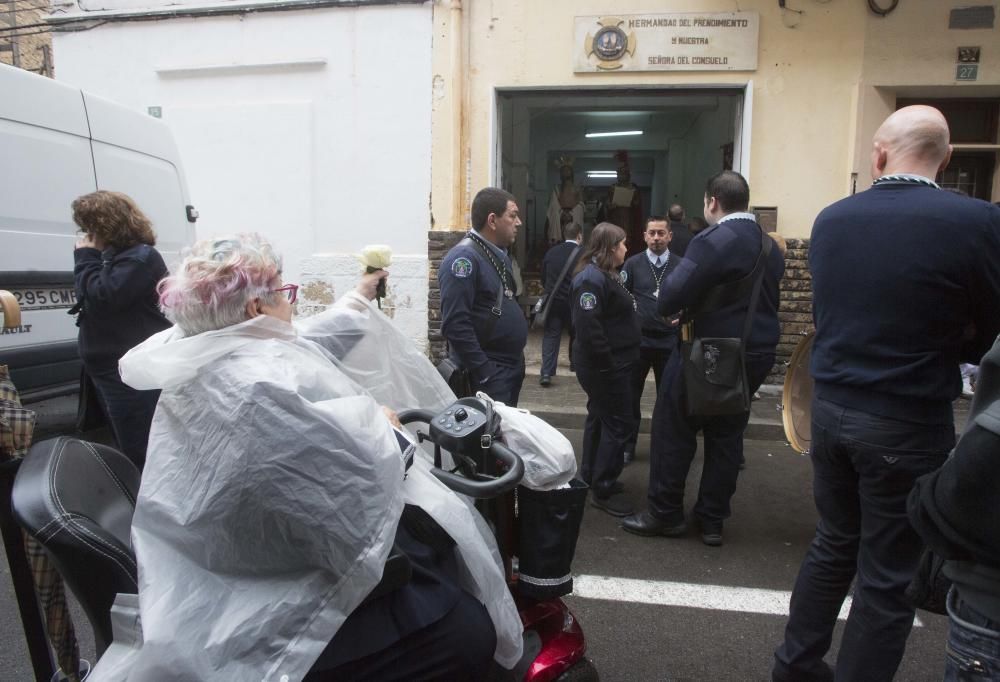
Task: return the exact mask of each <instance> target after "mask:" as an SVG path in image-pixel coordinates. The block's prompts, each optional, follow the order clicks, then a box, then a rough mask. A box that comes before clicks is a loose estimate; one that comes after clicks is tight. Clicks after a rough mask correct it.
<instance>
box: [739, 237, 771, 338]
mask: <svg viewBox="0 0 1000 682" xmlns="http://www.w3.org/2000/svg"><path fill="white" fill-rule="evenodd" d="M760 238H761V245H760V255H758V256H757V263H756V264H755V265H754V269H753V276H754V282H753V293H751V294H750V305H749V306H748V307H747V317H746V320H745V321H744V322H743V336H741V337H740V340H741V341H742V342H743V346H744V347H745V346H746V343H747V339H749V338H750V329H751V327H753V316H754V313H755V312H757V301H758V300H759V299H760V290H761V285H762V284H763V282H764V270H765V267H764V266H765V265H766V263H767V257H768V256H769V255H770V253H771V247H772V245H773V244H774V240H773V239H771V238H770V237H769V236H768V235H767V234H766V233H765V232H764V230H761V231H760Z"/></svg>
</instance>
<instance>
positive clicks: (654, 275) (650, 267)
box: [646, 251, 670, 298]
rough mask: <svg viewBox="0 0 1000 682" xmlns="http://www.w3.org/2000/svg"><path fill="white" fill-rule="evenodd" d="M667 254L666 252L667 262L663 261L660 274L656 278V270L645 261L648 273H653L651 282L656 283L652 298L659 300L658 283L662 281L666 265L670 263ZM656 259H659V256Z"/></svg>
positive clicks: (647, 260)
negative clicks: (647, 265)
mask: <svg viewBox="0 0 1000 682" xmlns="http://www.w3.org/2000/svg"><path fill="white" fill-rule="evenodd" d="M669 254H670V252H669V251H668V252H667V260H665V261H663V265H661V266H660V274H659V276H657V274H656V268H655V267H654V266H653V264H652V263H650V262H649V259H648V258H647V259H646V262H647V263H649V270H650V272H652V273H653V281H654V282H656V288H655V289H653V298H659V297H660V282H662V281H663V273H665V272H666V271H667V263H669V262H670V255H669ZM657 258H659V256H657Z"/></svg>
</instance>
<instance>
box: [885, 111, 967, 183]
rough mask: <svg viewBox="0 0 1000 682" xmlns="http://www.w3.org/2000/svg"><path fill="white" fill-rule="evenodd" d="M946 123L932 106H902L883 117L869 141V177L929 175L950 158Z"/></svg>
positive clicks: (943, 165)
mask: <svg viewBox="0 0 1000 682" xmlns="http://www.w3.org/2000/svg"><path fill="white" fill-rule="evenodd" d="M948 142H949V133H948V122H947V121H946V120H945V118H944V115H943V114H942V113H941V112H940V111H938V110H937V109H935V108H934V107H928V106H924V105H915V106H910V107H903V108H902V109H900V110H898V111H896V112H894V113H893V114H892V115H891V116H889V118H887V119H885V121H884V122H883V123H882V125H881V126H880V127H879V129H878V132H876V133H875V138H874V139H873V141H872V143H873V144H872V147H873V149H872V177H875V178H877V177H879V176H882V175H889V174H892V173H917V174H919V175H926V176H927V177H930V178H933V177H934V176H935V175H937V172H938V171H939V170H941V169H943V168H944V167H945V166H946V165H947V162H948V159H949V158H950V157H951V146H950V145H949V143H948Z"/></svg>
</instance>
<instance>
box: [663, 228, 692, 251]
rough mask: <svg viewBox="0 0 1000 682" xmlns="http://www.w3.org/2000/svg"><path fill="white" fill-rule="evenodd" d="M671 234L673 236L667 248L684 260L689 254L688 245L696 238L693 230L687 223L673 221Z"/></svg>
mask: <svg viewBox="0 0 1000 682" xmlns="http://www.w3.org/2000/svg"><path fill="white" fill-rule="evenodd" d="M670 233H671V235H672V236H671V238H670V243H669V244H668V245H667V248H668V249H670V253H672V254H674V255H677V256H680V257H681V258H683V257H684V254H685V253H686V252H687V247H688V244H690V243H691V239H692V238H694V235H693V234H691V228H690V227H688V226H687V224H686V223H682V222H679V221H673V220H671V221H670Z"/></svg>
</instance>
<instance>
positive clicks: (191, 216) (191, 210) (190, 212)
mask: <svg viewBox="0 0 1000 682" xmlns="http://www.w3.org/2000/svg"><path fill="white" fill-rule="evenodd" d="M184 208H185V209H186V210H187V219H188V222H189V223H193V222H194V221H196V220H198V209H196V208H195V207H194V206H191V205H190V204H189V205H187V206H185V207H184Z"/></svg>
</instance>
